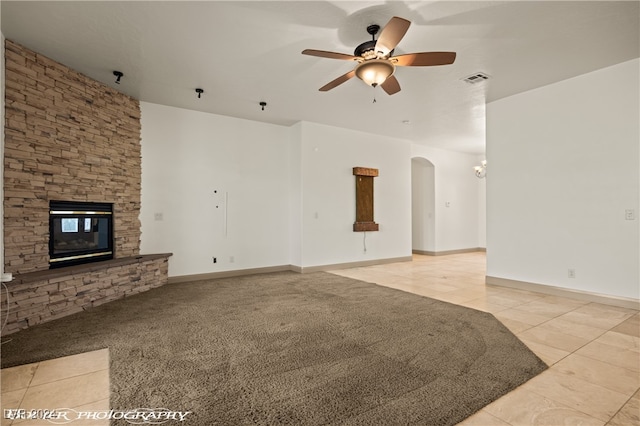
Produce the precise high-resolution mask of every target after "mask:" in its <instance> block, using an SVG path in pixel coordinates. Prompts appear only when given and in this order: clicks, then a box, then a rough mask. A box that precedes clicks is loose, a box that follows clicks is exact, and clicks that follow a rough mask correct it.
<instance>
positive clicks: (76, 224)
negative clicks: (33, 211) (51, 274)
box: [49, 201, 113, 268]
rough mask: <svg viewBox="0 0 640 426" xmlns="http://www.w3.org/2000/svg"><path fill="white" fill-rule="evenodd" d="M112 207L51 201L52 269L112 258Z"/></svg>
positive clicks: (50, 248)
mask: <svg viewBox="0 0 640 426" xmlns="http://www.w3.org/2000/svg"><path fill="white" fill-rule="evenodd" d="M112 210H113V207H112V205H111V204H107V203H78V202H63V201H57V202H55V201H52V202H51V203H50V212H49V231H50V234H49V259H50V267H51V268H55V267H60V266H68V265H75V264H79V263H87V262H94V261H98V260H105V259H112V258H113V229H112V228H113V218H112V216H113V212H112Z"/></svg>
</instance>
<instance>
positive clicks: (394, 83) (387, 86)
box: [380, 75, 400, 95]
mask: <svg viewBox="0 0 640 426" xmlns="http://www.w3.org/2000/svg"><path fill="white" fill-rule="evenodd" d="M380 87H382V89H383V90H384V91H385V92H387V94H388V95H393V94H396V93H398V92H399V91H400V83H398V79H397V78H396V76H395V75H391V76H389V77H388V78H387V79H386V80H385V81H384V83H382V84H381V85H380Z"/></svg>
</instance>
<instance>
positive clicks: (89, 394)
mask: <svg viewBox="0 0 640 426" xmlns="http://www.w3.org/2000/svg"><path fill="white" fill-rule="evenodd" d="M9 339H11V336H10V335H9V336H6V337H3V341H5V340H9ZM1 373H2V375H1V377H0V379H1V381H0V386H1V387H2V396H1V397H2V422H1V424H2V426H8V425H20V426H36V425H38V426H40V425H48V426H50V425H52V424H62V423H67V422H65V421H64V420H65V417H66V419H70V420H71V419H76V418H77V416H78V414H76V413H77V412H95V411H108V410H109V350H108V349H101V350H98V351H92V352H87V353H84V354H78V355H71V356H66V357H62V358H56V359H52V360H47V361H42V362H37V363H34V364H25V365H20V366H17V367H11V368H4V369H2V371H1ZM58 408H64V409H72V410H74V411H71V410H69V411H66V413H67V414H65V417H60V418H59V419H55V421H53V420H52V421H50V420H45V419H42V418H40V419H24V418H23V419H20V418H19V417H20V416H18V418H15V419H11V418H10V417H11V415H9V413H8V412H7V411H5V410H10V409H11V410H13V409H22V410H25V411H24V412H23V413H24V415H25V416H26V413H28V412H32V411H31V410H53V409H58ZM40 415H41V414H40ZM8 417H9V418H8ZM22 417H24V416H22ZM68 424H71V425H74V426H104V425H108V424H109V422H108V421H107V420H87V419H86V418H83V419H82V420H74V421H72V422H70V423H68Z"/></svg>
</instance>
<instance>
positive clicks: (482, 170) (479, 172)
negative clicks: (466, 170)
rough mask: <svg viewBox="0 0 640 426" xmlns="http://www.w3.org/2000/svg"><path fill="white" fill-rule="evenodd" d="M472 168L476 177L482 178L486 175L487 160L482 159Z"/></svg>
mask: <svg viewBox="0 0 640 426" xmlns="http://www.w3.org/2000/svg"><path fill="white" fill-rule="evenodd" d="M473 170H474V171H475V172H476V177H477V178H478V179H482V178H483V177H485V176H486V175H487V160H482V162H481V163H480V165H479V166H475V167H474V168H473Z"/></svg>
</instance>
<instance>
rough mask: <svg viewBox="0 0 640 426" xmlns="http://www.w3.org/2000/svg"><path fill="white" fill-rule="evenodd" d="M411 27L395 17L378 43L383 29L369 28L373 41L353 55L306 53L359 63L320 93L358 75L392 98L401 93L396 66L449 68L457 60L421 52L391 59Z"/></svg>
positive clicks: (448, 55)
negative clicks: (395, 73) (443, 66)
mask: <svg viewBox="0 0 640 426" xmlns="http://www.w3.org/2000/svg"><path fill="white" fill-rule="evenodd" d="M410 25H411V22H410V21H408V20H406V19H403V18H399V17H397V16H394V17H393V18H391V19H390V20H389V22H388V23H387V25H385V26H384V28H383V29H382V32H381V33H380V37H378V40H376V34H377V33H378V31H379V30H380V26H379V25H369V26H368V27H367V32H368V33H369V34H371V37H372V40H369V41H366V42H364V43H362V44H360V45H359V46H358V47H356V49H355V51H354V52H353V55H347V54H345V53H336V52H327V51H324V50H314V49H305V50H303V51H302V54H303V55H310V56H319V57H321V58H331V59H342V60H345V61H356V62H358V65H356V67H355V68H354V69H353V70H351V71H349V72H348V73H346V74H344V75H341V76H340V77H338V78H336V79H335V80H332V81H330V82H329V83H327V84H325V85H324V86H322V87H321V88H320V89H319V90H320V91H321V92H326V91H328V90H331V89H333V88H334V87H337V86H339V85H341V84H342V83H344V82H345V81H347V80H349V79H351V78H352V77H354V76H356V77H358V78H359V79H361V80H362V81H364V82H365V83H366V84H368V85H370V86H373V87H376V86H378V85H380V87H382V89H383V90H384V91H385V92H387V94H389V95H393V94H395V93H398V92H399V91H400V83H398V80H397V79H396V77H395V76H394V75H393V74H394V72H395V69H396V67H397V66H398V67H424V66H434V65H449V64H452V63H453V61H455V59H456V53H455V52H421V53H408V54H406V55H399V56H392V55H393V50H394V49H395V48H396V46H397V45H398V43H399V42H400V40H402V37H404V35H405V33H406V32H407V30H408V29H409V26H410Z"/></svg>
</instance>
